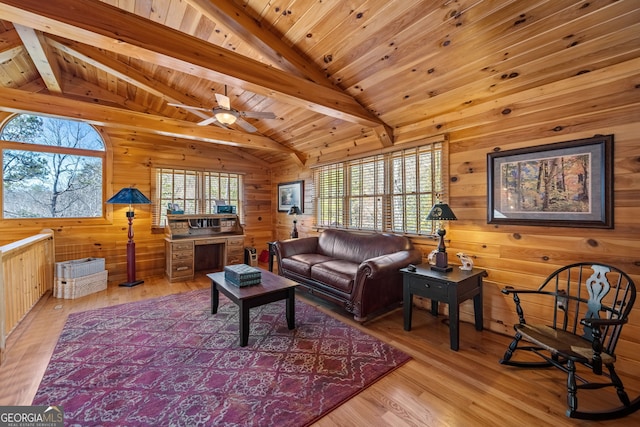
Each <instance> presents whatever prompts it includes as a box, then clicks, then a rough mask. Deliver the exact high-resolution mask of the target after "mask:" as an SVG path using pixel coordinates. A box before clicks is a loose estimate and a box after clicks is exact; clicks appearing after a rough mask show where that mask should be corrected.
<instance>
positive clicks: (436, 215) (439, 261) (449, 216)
mask: <svg viewBox="0 0 640 427" xmlns="http://www.w3.org/2000/svg"><path fill="white" fill-rule="evenodd" d="M457 219H458V218H456V216H455V214H454V213H453V211H452V210H451V208H450V207H449V205H448V204H446V203H442V202H440V201H438V202H437V203H436V204H435V205H433V207H432V208H431V211H430V212H429V215H427V220H429V221H438V236H440V242H439V243H438V252H437V253H436V255H435V265H432V266H431V269H432V270H435V271H442V272H447V271H451V270H453V267H450V266H449V260H448V258H447V248H446V247H445V245H444V235H445V234H447V230H445V229H444V228H443V226H442V222H443V221H455V220H457Z"/></svg>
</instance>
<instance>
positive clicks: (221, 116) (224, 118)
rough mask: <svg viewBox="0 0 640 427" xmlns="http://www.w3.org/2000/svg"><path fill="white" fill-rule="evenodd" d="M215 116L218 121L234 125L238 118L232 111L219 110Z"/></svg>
mask: <svg viewBox="0 0 640 427" xmlns="http://www.w3.org/2000/svg"><path fill="white" fill-rule="evenodd" d="M214 116H216V120H217V121H219V122H220V123H222V124H225V125H232V124H234V123H235V122H236V119H237V117H236V116H235V115H234V114H233V113H232V112H230V111H218V112H216V113H215V114H214Z"/></svg>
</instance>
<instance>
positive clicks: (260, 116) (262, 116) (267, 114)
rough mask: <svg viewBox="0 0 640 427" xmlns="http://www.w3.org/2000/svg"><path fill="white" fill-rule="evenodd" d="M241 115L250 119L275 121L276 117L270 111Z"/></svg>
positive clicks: (241, 113)
mask: <svg viewBox="0 0 640 427" xmlns="http://www.w3.org/2000/svg"><path fill="white" fill-rule="evenodd" d="M239 113H240V115H242V116H243V117H248V118H250V119H275V118H276V115H275V114H273V113H272V112H270V111H240V112H239Z"/></svg>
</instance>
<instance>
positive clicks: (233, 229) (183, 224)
mask: <svg viewBox="0 0 640 427" xmlns="http://www.w3.org/2000/svg"><path fill="white" fill-rule="evenodd" d="M243 249H244V229H243V228H242V225H241V224H240V220H239V219H238V216H237V215H236V214H202V215H167V225H166V226H165V253H166V267H165V272H166V275H167V278H168V279H169V281H170V282H176V281H181V280H190V279H193V277H194V274H195V272H196V271H207V272H211V271H221V270H222V269H223V268H224V266H225V265H230V264H240V263H242V260H243V258H242V257H243Z"/></svg>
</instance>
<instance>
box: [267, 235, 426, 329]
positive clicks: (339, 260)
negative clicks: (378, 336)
mask: <svg viewBox="0 0 640 427" xmlns="http://www.w3.org/2000/svg"><path fill="white" fill-rule="evenodd" d="M275 252H276V256H277V260H278V273H279V274H280V275H281V276H285V277H287V278H289V279H292V280H295V281H297V282H298V283H300V284H301V285H302V287H303V288H306V290H308V291H309V292H311V293H312V294H314V295H318V296H320V297H322V298H324V299H326V300H329V301H332V302H334V303H337V304H339V305H341V306H342V307H344V308H345V309H346V310H347V311H348V312H350V313H352V314H353V317H354V318H355V320H356V321H358V322H362V321H364V320H367V318H369V317H372V315H375V314H379V313H381V312H382V311H385V310H386V309H390V308H394V307H396V306H398V305H400V303H402V274H401V273H400V272H399V271H398V270H399V269H400V268H403V267H406V266H407V265H409V264H419V263H420V262H422V253H421V252H420V251H419V250H418V249H415V248H414V247H413V244H412V243H411V240H409V239H408V238H406V237H403V236H396V235H392V234H356V233H352V232H347V231H342V230H334V229H329V230H325V231H324V232H322V233H320V235H319V236H313V237H304V238H300V239H291V240H283V241H278V242H276V244H275Z"/></svg>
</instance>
